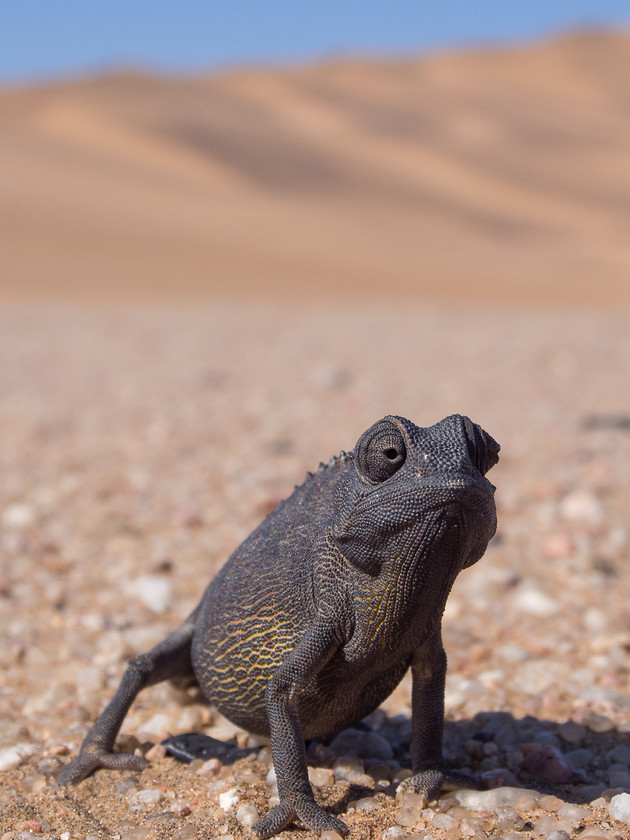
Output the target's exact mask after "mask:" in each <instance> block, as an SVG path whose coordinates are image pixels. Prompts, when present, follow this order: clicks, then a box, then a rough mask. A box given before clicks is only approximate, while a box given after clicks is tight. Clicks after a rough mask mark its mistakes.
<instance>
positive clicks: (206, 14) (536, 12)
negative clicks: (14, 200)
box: [0, 0, 630, 83]
mask: <svg viewBox="0 0 630 840" xmlns="http://www.w3.org/2000/svg"><path fill="white" fill-rule="evenodd" d="M619 24H622V25H624V24H625V25H626V26H630V2H629V0H529V2H527V0H486V2H484V0H481V2H479V0H438V2H435V0H434V2H428V0H318V2H313V1H312V0H303V2H299V0H297V2H296V1H295V0H294V2H289V0H243V2H239V0H225V2H221V3H217V2H212V0H180V2H161V0H124V2H121V0H109V2H104V1H103V0H101V1H100V2H99V0H0V83H11V82H23V81H31V80H39V79H47V78H51V77H52V78H54V77H59V76H66V75H72V74H75V73H84V72H86V71H88V72H94V71H100V70H103V69H109V68H112V67H116V66H120V65H124V66H130V65H131V66H140V67H146V68H148V69H155V70H160V71H167V72H168V71H177V72H188V71H198V70H205V69H214V68H223V67H226V66H227V67H229V66H234V65H239V64H255V63H262V62H265V63H287V62H293V61H300V60H311V59H317V58H325V57H328V56H331V55H339V54H343V53H354V54H357V53H358V54H368V55H374V54H377V55H378V54H385V55H392V54H398V53H410V52H425V51H429V50H435V49H440V48H443V47H457V46H468V45H484V44H497V43H498V44H501V43H506V42H507V43H513V42H515V41H520V40H527V39H529V38H536V37H540V36H545V35H552V34H555V33H557V32H562V31H564V30H567V29H570V28H575V27H581V26H585V25H598V26H614V25H619Z"/></svg>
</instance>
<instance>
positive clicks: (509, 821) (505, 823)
mask: <svg viewBox="0 0 630 840" xmlns="http://www.w3.org/2000/svg"><path fill="white" fill-rule="evenodd" d="M494 813H495V815H496V818H497V822H498V823H499V828H501V829H506V828H507V829H513V830H514V831H520V830H521V829H522V828H523V826H524V825H525V820H524V819H523V818H522V817H521V815H520V814H519V813H518V811H517V810H516V809H515V808H512V807H511V806H510V805H504V806H503V807H501V808H496V809H495V811H494Z"/></svg>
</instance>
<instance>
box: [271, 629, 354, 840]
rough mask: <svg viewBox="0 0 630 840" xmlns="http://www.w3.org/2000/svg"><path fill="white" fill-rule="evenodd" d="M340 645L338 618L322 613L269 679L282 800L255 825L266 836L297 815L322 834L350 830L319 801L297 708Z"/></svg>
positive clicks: (282, 826)
mask: <svg viewBox="0 0 630 840" xmlns="http://www.w3.org/2000/svg"><path fill="white" fill-rule="evenodd" d="M339 645H340V641H339V638H338V636H337V634H336V632H335V627H334V625H333V624H332V622H328V621H327V620H325V619H324V618H323V617H320V616H318V618H317V619H315V622H314V623H313V625H312V626H311V627H310V628H309V630H308V631H307V632H306V634H305V635H304V636H303V637H302V639H300V641H299V643H298V644H297V646H296V647H295V648H294V649H293V650H292V651H291V653H290V654H289V655H288V656H287V657H286V658H285V660H284V661H283V663H282V665H281V666H280V667H279V668H278V670H277V671H276V673H275V674H274V676H273V677H272V678H271V680H270V681H269V684H268V686H267V692H266V702H267V715H268V718H269V727H270V732H271V752H272V754H273V763H274V768H275V771H276V779H277V781H278V794H279V797H280V804H279V805H278V806H277V807H276V808H274V809H273V810H271V811H270V812H269V813H268V814H267V816H266V817H264V818H263V819H262V820H261V821H260V822H259V823H258V824H257V825H255V826H254V831H255V832H256V833H257V834H258V836H259V837H260V838H261V840H264V838H266V837H271V836H272V835H274V834H277V833H278V832H279V831H282V829H283V828H285V827H286V826H287V825H289V824H290V823H292V822H293V821H294V820H295V819H296V817H298V818H299V819H300V820H301V821H302V822H303V823H304V825H305V826H306V827H307V828H310V829H311V830H312V831H315V832H317V833H318V834H321V832H323V831H326V830H333V831H337V832H339V834H344V835H345V834H347V833H348V828H347V826H346V825H345V824H344V823H343V822H341V820H338V819H336V818H335V817H333V816H331V815H330V814H329V813H327V812H326V811H325V810H324V809H323V808H322V807H320V806H319V805H318V804H317V803H316V802H315V798H314V796H313V789H312V788H311V785H310V782H309V780H308V768H307V765H306V748H305V745H304V736H303V735H302V727H301V724H300V719H299V715H298V708H297V701H298V697H299V695H300V692H301V691H302V689H303V688H304V687H305V686H306V684H307V683H308V682H310V680H312V679H313V678H314V677H315V676H316V674H317V672H318V671H320V670H321V668H323V667H324V665H325V664H326V663H327V662H328V661H329V660H330V658H331V657H332V655H333V654H334V652H335V651H336V650H337V648H338V647H339Z"/></svg>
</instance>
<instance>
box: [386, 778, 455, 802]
mask: <svg viewBox="0 0 630 840" xmlns="http://www.w3.org/2000/svg"><path fill="white" fill-rule="evenodd" d="M443 782H444V773H443V772H442V771H441V770H422V771H421V772H420V773H414V775H413V776H409V778H407V779H403V781H402V782H401V783H400V784H399V785H398V788H397V789H396V799H397V800H400V799H401V798H402V797H403V796H404V795H405V794H406V793H417V794H419V795H420V796H422V797H424V804H425V805H426V803H427V802H431V800H432V799H435V798H436V797H437V795H438V794H439V792H440V790H441V789H442V784H443Z"/></svg>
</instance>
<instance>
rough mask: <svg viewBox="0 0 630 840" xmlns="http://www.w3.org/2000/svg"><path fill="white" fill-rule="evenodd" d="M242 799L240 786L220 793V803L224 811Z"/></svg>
mask: <svg viewBox="0 0 630 840" xmlns="http://www.w3.org/2000/svg"><path fill="white" fill-rule="evenodd" d="M240 801H241V792H240V790H239V789H238V788H235V787H234V788H230V789H229V790H226V791H225V792H224V793H220V794H219V805H220V806H221V808H223V810H224V811H226V812H227V811H229V810H230V808H233V807H234V805H237V804H238V803H239V802H240Z"/></svg>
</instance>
